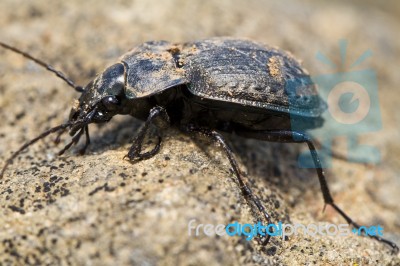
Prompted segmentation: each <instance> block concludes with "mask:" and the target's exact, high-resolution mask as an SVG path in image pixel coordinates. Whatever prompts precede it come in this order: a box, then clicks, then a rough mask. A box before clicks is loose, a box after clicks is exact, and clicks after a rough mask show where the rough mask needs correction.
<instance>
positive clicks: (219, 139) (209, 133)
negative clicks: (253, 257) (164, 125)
mask: <svg viewBox="0 0 400 266" xmlns="http://www.w3.org/2000/svg"><path fill="white" fill-rule="evenodd" d="M181 129H182V130H183V131H185V132H187V133H200V134H201V135H203V136H206V137H208V138H211V139H212V140H213V141H214V142H216V143H218V144H219V145H220V146H221V147H222V149H223V150H224V151H225V153H226V155H227V157H228V159H229V162H230V164H231V166H232V169H233V171H234V172H235V175H236V177H237V180H238V184H239V188H240V190H241V192H242V194H243V195H244V197H245V198H246V200H247V201H248V202H252V203H253V204H254V205H255V206H256V207H257V209H258V211H259V213H261V215H262V216H263V217H264V218H265V220H266V221H267V224H270V223H271V216H270V215H269V214H268V213H267V211H266V209H265V208H264V206H263V205H262V203H261V201H260V199H259V198H258V197H257V196H256V195H255V194H254V193H253V191H252V190H251V188H250V187H249V185H248V184H247V182H245V181H244V180H243V176H244V175H243V173H242V171H241V170H240V168H239V165H238V163H237V161H236V159H235V158H234V155H233V151H232V149H231V148H230V147H229V146H228V144H227V143H226V141H225V139H224V138H223V136H222V135H221V134H220V133H218V132H217V131H215V130H210V129H207V128H203V127H196V126H195V125H193V124H189V125H186V126H184V127H183V128H181ZM250 206H252V205H251V204H250ZM270 237H271V235H270V234H267V236H266V239H265V240H264V241H263V243H262V244H263V245H266V244H268V242H269V239H270Z"/></svg>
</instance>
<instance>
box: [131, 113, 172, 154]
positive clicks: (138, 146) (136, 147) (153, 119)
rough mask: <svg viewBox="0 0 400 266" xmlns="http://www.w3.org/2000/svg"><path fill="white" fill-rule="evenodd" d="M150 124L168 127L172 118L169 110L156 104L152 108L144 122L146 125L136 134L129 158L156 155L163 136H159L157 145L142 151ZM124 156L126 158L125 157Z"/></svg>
mask: <svg viewBox="0 0 400 266" xmlns="http://www.w3.org/2000/svg"><path fill="white" fill-rule="evenodd" d="M150 125H155V126H156V127H157V128H167V127H169V125H170V119H169V116H168V114H167V111H166V110H165V109H164V108H163V107H161V106H156V107H153V108H152V109H151V110H150V113H149V116H148V118H147V120H146V122H145V124H144V126H143V127H142V128H141V129H140V131H139V134H138V135H137V136H136V138H135V140H134V141H133V144H132V146H131V148H130V149H129V152H128V154H127V155H125V157H128V159H129V160H131V161H133V160H145V159H148V158H151V157H153V156H154V155H156V154H157V153H158V152H159V150H160V147H161V137H160V136H158V142H157V144H156V146H155V147H154V148H153V149H152V150H151V151H148V152H144V153H142V146H143V141H144V138H145V137H146V135H147V133H148V130H149V127H150ZM125 157H124V158H125Z"/></svg>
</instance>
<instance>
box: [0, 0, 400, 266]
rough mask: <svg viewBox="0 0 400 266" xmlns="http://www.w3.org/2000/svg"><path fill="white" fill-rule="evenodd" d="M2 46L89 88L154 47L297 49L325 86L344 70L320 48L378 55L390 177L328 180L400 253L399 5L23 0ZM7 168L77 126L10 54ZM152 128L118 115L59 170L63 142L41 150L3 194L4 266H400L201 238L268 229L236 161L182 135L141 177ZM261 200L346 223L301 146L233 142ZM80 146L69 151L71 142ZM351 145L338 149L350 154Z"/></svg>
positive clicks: (383, 255)
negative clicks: (208, 231)
mask: <svg viewBox="0 0 400 266" xmlns="http://www.w3.org/2000/svg"><path fill="white" fill-rule="evenodd" d="M0 10H1V16H0V28H1V36H0V38H1V40H3V41H6V42H8V43H11V44H14V45H15V46H17V47H19V48H21V49H24V50H27V51H29V52H30V53H32V54H34V55H36V56H38V57H40V58H42V59H44V60H45V61H47V62H51V63H52V64H53V65H55V66H56V67H58V68H61V69H63V70H64V71H65V73H68V75H70V76H71V78H72V79H74V80H76V81H77V83H79V84H85V83H87V82H88V81H89V80H90V79H91V78H92V77H93V76H94V74H96V73H98V72H100V71H101V70H102V69H104V68H105V67H106V66H107V65H110V64H111V63H113V62H114V61H115V60H116V59H117V58H118V57H119V56H120V55H122V54H123V53H124V52H125V51H127V50H129V49H130V48H131V47H133V46H135V45H137V44H140V43H141V42H143V41H147V40H158V39H166V40H170V41H187V40H195V39H201V38H206V37H211V36H236V37H249V38H252V39H254V40H257V41H261V42H266V43H268V44H271V45H277V46H280V47H281V48H283V49H285V50H289V51H291V52H292V53H293V54H295V55H296V56H297V57H298V58H301V59H303V63H304V65H305V66H306V68H308V70H309V71H310V72H311V73H313V74H314V73H315V74H321V73H326V72H327V71H329V69H327V68H324V66H323V65H322V64H321V63H320V62H318V61H317V60H315V54H316V52H317V51H322V52H324V53H326V54H327V55H328V56H330V57H331V58H332V57H333V58H340V57H339V55H338V45H337V41H338V40H339V39H341V38H346V39H348V41H349V57H350V58H357V57H358V56H359V55H360V54H361V53H362V52H363V51H365V50H367V49H371V50H372V51H373V52H374V56H373V57H372V58H370V59H368V60H367V61H366V64H367V65H368V66H369V67H372V68H374V69H376V70H377V73H378V79H379V80H378V82H379V88H380V91H379V93H380V95H379V97H380V103H381V112H382V116H383V130H381V131H379V132H376V133H371V134H368V135H366V136H364V137H363V141H364V142H367V143H369V144H371V145H375V146H376V147H378V148H379V149H380V151H381V153H382V157H383V160H382V163H381V164H379V165H363V164H355V163H350V162H346V161H340V160H335V161H334V167H333V168H332V169H329V170H328V171H327V177H328V182H329V185H330V187H331V191H332V193H333V195H334V197H335V199H336V201H337V203H338V204H339V206H341V207H343V209H345V210H346V211H347V212H348V213H349V214H351V216H352V217H355V218H356V220H357V221H359V222H360V223H362V224H369V225H370V224H377V223H380V224H382V225H383V226H384V228H385V236H386V237H388V238H390V239H392V240H394V241H396V242H397V243H398V244H400V223H399V213H400V205H399V204H398V203H399V202H400V196H399V195H400V193H398V188H399V187H400V185H399V178H400V176H399V170H400V163H399V162H400V160H399V155H400V145H399V142H398V139H399V138H400V130H399V126H400V116H399V112H397V111H396V110H397V108H398V101H399V100H400V99H399V94H398V93H397V91H396V90H397V89H398V86H399V84H400V76H399V75H398V65H399V60H398V55H399V54H400V45H399V42H400V36H399V31H398V28H399V20H398V18H399V11H400V6H399V5H398V4H397V2H396V1H392V2H390V1H385V2H384V4H383V3H382V4H378V3H375V1H372V0H371V1H361V0H360V1H356V2H355V3H354V4H348V3H347V2H346V1H338V2H335V3H324V2H323V1H302V2H296V1H289V0H284V1H279V2H278V1H274V2H273V1H271V2H267V1H255V0H250V1H235V3H234V2H233V1H228V0H226V1H225V0H222V1H204V0H203V1H184V0H181V1H179V0H176V1H174V0H168V1H155V0H154V1H129V0H121V1H114V3H113V4H110V3H107V2H106V1H99V0H96V1H94V0H93V1H92V0H89V1H83V2H82V1H65V2H54V1H52V2H49V1H29V2H28V1H16V0H2V1H1V2H0ZM0 57H1V59H0V107H1V108H0V120H1V121H2V123H1V127H0V158H1V161H2V162H3V161H4V158H6V157H7V156H9V155H10V153H11V151H13V150H16V149H17V148H18V146H19V145H21V143H23V142H24V141H26V140H28V139H30V138H32V137H34V136H36V135H38V134H39V133H40V132H41V131H42V130H44V129H45V128H48V127H50V126H54V125H56V124H59V123H61V122H63V121H65V119H67V116H68V112H69V108H70V107H69V106H70V105H71V103H72V100H73V98H74V97H77V95H76V93H74V92H73V90H71V89H70V88H69V87H67V86H66V85H65V84H64V83H63V82H62V81H60V80H58V79H57V78H55V77H53V76H52V74H50V73H48V72H46V71H45V70H43V69H41V68H39V67H37V66H36V65H34V64H33V63H31V62H29V61H27V60H25V59H23V58H21V57H20V56H19V55H15V54H12V53H10V52H6V51H4V50H2V49H1V50H0ZM139 126H140V122H138V121H136V120H135V119H133V118H128V117H117V118H115V119H113V120H112V121H111V122H110V123H109V124H107V125H105V126H103V127H97V126H91V132H92V138H93V144H92V146H91V147H90V149H89V150H88V153H87V155H85V156H83V157H81V156H77V155H76V154H75V153H74V152H73V151H71V152H68V153H67V154H65V155H64V156H61V157H56V152H57V150H58V149H60V147H54V145H53V143H52V141H51V140H52V138H51V137H50V138H48V139H46V140H44V141H41V142H40V143H39V144H38V145H36V146H33V147H31V148H30V149H29V151H27V152H25V153H24V154H23V155H22V156H21V157H20V158H19V159H17V160H16V161H15V162H14V164H13V165H12V166H11V167H10V168H9V170H8V171H7V172H6V175H5V177H4V179H3V180H1V181H0V261H1V264H4V265H17V264H19V265H22V264H29V263H30V264H39V263H40V264H49V265H50V264H52V265H54V264H60V265H67V264H73V265H74V264H81V265H82V264H86V265H107V264H108V265H112V264H113V265H116V264H119V265H129V264H131V265H155V264H159V265H219V264H224V265H254V264H261V265H269V264H272V265H314V264H315V265H350V264H351V263H355V262H357V263H359V264H362V265H378V264H379V265H399V264H400V259H399V256H393V255H391V254H390V250H389V249H388V247H387V246H385V245H383V244H381V243H378V242H376V241H373V240H371V239H367V238H362V237H356V236H349V237H346V238H344V237H324V238H323V237H320V238H317V239H314V238H311V237H304V236H302V235H298V236H293V237H290V238H289V239H288V240H287V241H281V240H280V239H278V238H274V239H273V241H272V243H271V244H269V245H268V246H267V247H265V248H263V247H261V246H260V245H258V244H257V242H256V241H250V242H247V241H246V240H244V239H243V238H239V237H220V238H217V237H205V236H200V237H188V233H187V230H188V227H187V224H188V222H189V220H191V219H196V220H197V221H196V224H199V223H214V224H218V223H222V224H227V223H229V222H231V221H239V222H242V223H248V222H253V221H254V216H253V215H252V214H251V212H250V211H249V208H248V206H247V204H246V202H245V200H244V199H243V198H242V196H241V194H240V192H239V190H238V187H237V186H236V185H235V183H234V182H233V181H234V176H233V174H232V172H231V171H230V170H229V164H228V161H227V159H226V158H225V156H224V154H223V153H222V152H221V151H220V150H219V149H218V148H216V147H214V146H213V145H210V143H208V142H207V141H205V140H199V139H192V138H189V137H187V136H184V135H182V134H180V133H179V132H178V131H176V130H174V129H171V130H168V131H166V132H165V142H164V144H163V146H162V149H161V152H160V153H159V154H158V155H157V156H155V157H154V158H152V159H149V160H147V161H143V162H139V163H137V164H134V165H132V164H130V163H129V162H127V161H124V160H123V159H122V157H123V156H124V155H125V154H126V152H127V150H128V149H129V141H130V139H131V138H132V137H133V136H134V134H135V132H137V130H138V127H139ZM229 139H230V140H231V141H232V143H233V146H234V147H235V149H236V150H237V158H239V159H240V161H241V162H242V163H241V167H242V168H243V169H246V170H247V172H248V176H249V178H250V180H251V182H252V184H253V187H254V191H255V192H256V193H257V194H258V195H260V196H261V197H262V200H263V202H264V204H265V206H266V207H267V208H268V209H269V210H271V214H272V216H273V217H274V219H275V220H282V221H286V222H289V221H290V222H301V223H310V222H312V223H317V222H330V223H343V219H342V218H341V217H339V215H338V214H336V213H335V212H334V211H333V210H332V209H331V208H329V207H328V208H327V210H326V211H325V213H322V212H321V211H322V207H323V202H322V197H321V194H320V192H319V185H318V181H317V178H316V174H315V173H314V172H313V171H312V170H305V169H299V168H297V165H296V160H295V158H296V155H297V154H298V152H299V150H300V146H299V145H283V144H269V143H262V142H259V141H254V140H245V139H242V138H238V137H235V136H232V137H230V138H229ZM67 140H68V139H67V136H64V138H63V142H66V141H67ZM343 143H345V142H343V141H338V144H337V146H336V148H337V149H339V150H340V147H342V146H343V145H344V144H343Z"/></svg>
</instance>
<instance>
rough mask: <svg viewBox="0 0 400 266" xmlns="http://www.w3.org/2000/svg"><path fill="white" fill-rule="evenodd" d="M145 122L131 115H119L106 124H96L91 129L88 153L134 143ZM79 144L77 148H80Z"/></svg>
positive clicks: (100, 151)
mask: <svg viewBox="0 0 400 266" xmlns="http://www.w3.org/2000/svg"><path fill="white" fill-rule="evenodd" d="M142 125H143V122H142V121H140V120H139V119H136V118H134V117H130V116H117V117H115V118H114V119H113V120H112V121H110V122H109V123H106V124H94V125H93V126H92V128H90V130H91V134H90V138H91V145H90V146H89V147H88V149H87V151H86V153H102V152H104V151H107V150H110V149H116V148H119V147H122V146H125V145H126V144H128V143H132V140H133V139H134V137H135V136H136V134H137V133H138V131H139V128H140V127H141V126H142ZM82 145H83V144H82V143H81V144H79V146H78V147H77V148H76V149H75V150H79V148H80V147H81V146H82Z"/></svg>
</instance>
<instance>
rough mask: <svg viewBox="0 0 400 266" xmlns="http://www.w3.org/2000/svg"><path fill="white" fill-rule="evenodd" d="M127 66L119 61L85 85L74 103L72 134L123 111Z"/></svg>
mask: <svg viewBox="0 0 400 266" xmlns="http://www.w3.org/2000/svg"><path fill="white" fill-rule="evenodd" d="M124 88H125V67H124V65H123V64H122V63H117V64H115V65H112V66H110V67H108V68H107V69H106V70H105V71H104V72H103V73H101V74H99V75H98V76H97V77H96V78H95V79H94V80H92V81H91V82H89V84H88V85H86V86H85V88H84V91H83V93H82V95H81V97H80V98H79V100H77V101H76V102H75V104H74V105H73V107H72V109H71V112H70V116H69V122H71V123H72V127H71V130H70V135H71V136H73V135H75V133H76V132H77V131H78V130H80V129H82V128H84V127H85V126H87V125H88V124H90V123H102V122H107V121H109V120H110V119H111V118H112V117H113V116H114V115H116V114H119V113H121V111H122V109H123V101H124V97H123V96H124Z"/></svg>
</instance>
